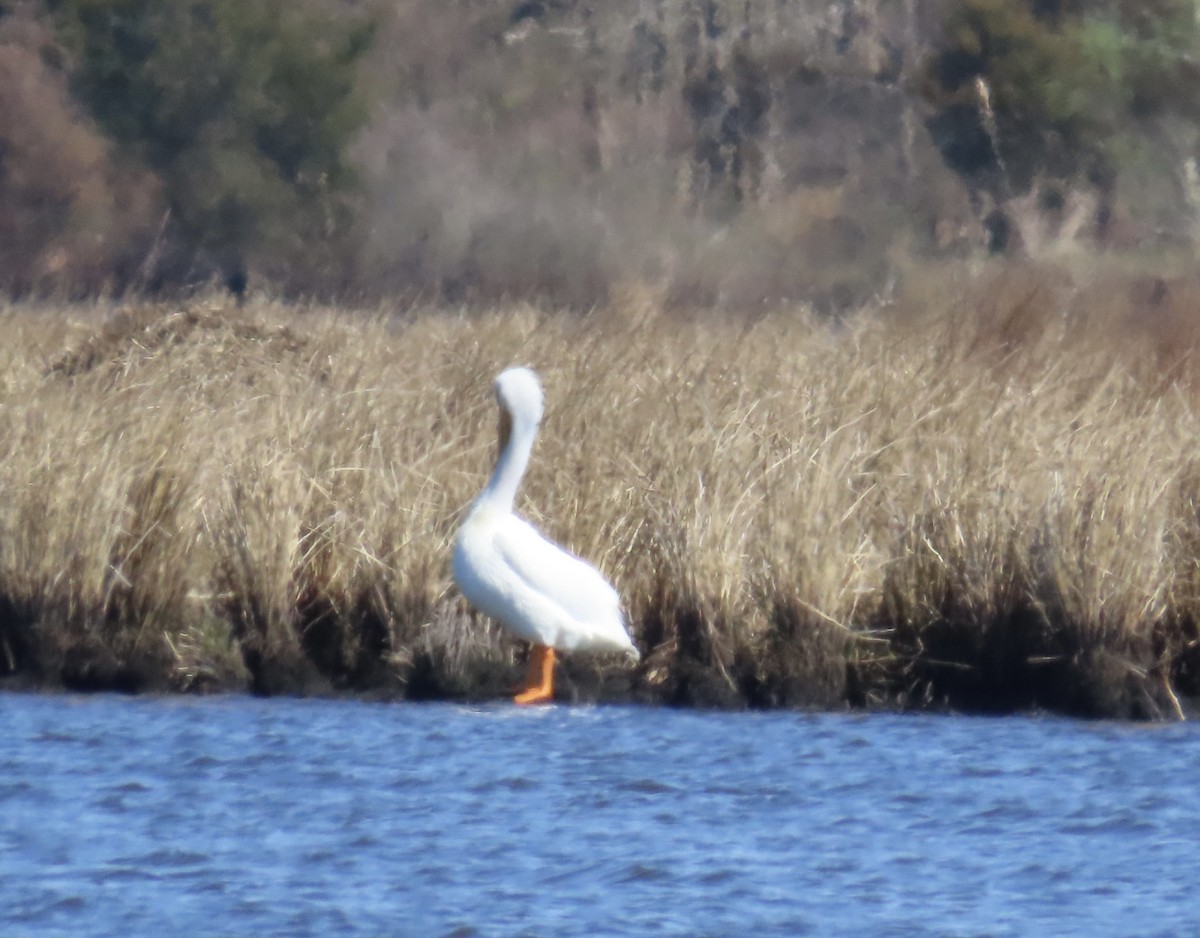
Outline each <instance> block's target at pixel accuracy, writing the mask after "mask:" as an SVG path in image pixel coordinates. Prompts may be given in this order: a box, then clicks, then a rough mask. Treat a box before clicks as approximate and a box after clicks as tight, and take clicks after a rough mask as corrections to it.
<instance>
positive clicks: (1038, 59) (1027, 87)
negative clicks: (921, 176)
mask: <svg viewBox="0 0 1200 938" xmlns="http://www.w3.org/2000/svg"><path fill="white" fill-rule="evenodd" d="M1088 6H1089V5H1087V4H1063V3H1059V4H1050V3H1039V2H1036V0H968V2H966V3H962V4H956V5H954V6H953V7H952V8H951V9H950V12H949V14H948V16H947V19H946V21H945V24H944V31H943V40H942V43H941V45H940V47H939V48H938V50H937V51H936V52H935V54H934V55H932V56H931V57H930V59H929V60H928V61H927V63H926V67H925V70H924V76H923V83H922V92H923V94H924V96H925V98H926V99H927V100H928V101H930V102H931V103H932V104H933V105H934V106H935V107H936V108H937V112H936V114H935V116H934V118H933V120H932V121H931V122H930V129H931V131H932V132H933V135H934V139H935V141H936V142H937V144H938V146H939V148H940V149H941V151H942V154H943V156H944V157H945V158H946V160H947V162H948V163H949V165H951V166H952V167H953V168H954V169H956V170H957V171H958V172H960V173H961V174H963V175H964V176H966V177H968V178H969V179H971V180H972V181H973V182H974V183H975V184H980V185H985V186H993V187H995V186H998V185H1001V184H1003V185H1006V186H1008V187H1010V188H1011V189H1012V190H1016V191H1025V190H1027V189H1028V188H1029V186H1030V185H1031V184H1032V183H1033V182H1034V181H1035V180H1036V179H1038V178H1050V179H1059V180H1070V179H1073V178H1078V177H1086V178H1088V179H1089V180H1090V181H1091V182H1092V183H1093V184H1095V185H1098V186H1100V187H1101V188H1106V187H1108V186H1110V185H1111V184H1112V180H1113V178H1114V174H1115V173H1116V171H1117V169H1118V167H1119V166H1120V164H1121V163H1122V162H1124V161H1128V160H1130V159H1136V158H1137V154H1138V153H1139V152H1140V150H1141V145H1142V144H1143V142H1145V141H1146V140H1147V139H1149V138H1150V137H1152V136H1153V134H1152V133H1150V129H1149V128H1148V122H1151V121H1154V120H1158V119H1170V118H1171V117H1186V118H1189V119H1193V120H1194V119H1195V118H1196V117H1197V116H1200V85H1197V82H1196V77H1197V76H1196V74H1195V72H1196V68H1197V67H1196V65H1195V62H1196V53H1197V52H1198V51H1200V31H1198V29H1197V25H1196V17H1195V12H1194V10H1193V6H1192V4H1191V3H1190V2H1188V0H1156V2H1151V3H1141V2H1135V0H1118V2H1116V3H1113V4H1109V5H1106V6H1105V9H1104V10H1103V11H1096V10H1095V9H1094V7H1093V9H1092V10H1091V11H1089V10H1088V9H1087V7H1088ZM981 85H982V88H981ZM984 89H985V90H986V95H987V99H986V100H985V99H984ZM1001 174H1003V176H1004V178H1003V179H1000V178H999V177H1000V175H1001Z"/></svg>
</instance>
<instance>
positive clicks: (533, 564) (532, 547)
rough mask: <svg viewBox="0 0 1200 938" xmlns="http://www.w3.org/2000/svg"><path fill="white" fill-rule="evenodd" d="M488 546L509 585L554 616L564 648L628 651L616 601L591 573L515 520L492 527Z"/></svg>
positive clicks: (604, 583) (591, 569)
mask: <svg viewBox="0 0 1200 938" xmlns="http://www.w3.org/2000/svg"><path fill="white" fill-rule="evenodd" d="M493 544H494V546H495V549H496V552H497V555H498V557H499V559H500V560H501V561H502V563H503V564H504V566H505V568H506V569H507V570H508V572H509V574H510V575H511V583H512V585H513V586H514V587H516V588H517V589H518V590H519V591H520V592H523V593H525V594H526V595H527V596H529V597H530V598H531V599H533V600H534V602H535V604H536V605H537V606H540V607H542V608H546V606H545V605H544V604H549V605H552V606H553V607H554V609H555V610H557V612H558V614H559V617H560V619H561V626H560V627H561V630H562V632H563V635H562V641H563V642H564V644H566V645H568V646H575V647H610V648H613V649H628V648H631V643H630V641H629V636H628V635H627V634H626V632H625V626H624V622H623V620H622V617H621V600H620V597H619V596H618V595H617V591H616V590H615V589H613V588H612V586H610V585H609V584H608V582H607V581H606V580H605V579H604V577H602V576H601V575H600V572H599V571H598V570H597V569H596V568H595V567H593V566H592V565H591V564H589V563H587V562H585V561H583V560H581V559H580V558H578V557H576V556H575V555H573V554H571V553H569V552H567V551H565V550H563V549H562V548H561V547H558V546H557V545H555V544H553V543H551V542H550V541H548V540H546V538H544V537H542V535H541V534H539V533H538V531H537V530H536V529H535V528H534V527H533V526H532V525H530V524H529V523H528V522H527V521H524V520H523V519H521V518H518V517H516V516H509V517H508V518H506V519H505V522H504V523H503V524H502V525H499V526H498V528H497V530H496V532H495V534H494V541H493ZM534 597H536V599H534Z"/></svg>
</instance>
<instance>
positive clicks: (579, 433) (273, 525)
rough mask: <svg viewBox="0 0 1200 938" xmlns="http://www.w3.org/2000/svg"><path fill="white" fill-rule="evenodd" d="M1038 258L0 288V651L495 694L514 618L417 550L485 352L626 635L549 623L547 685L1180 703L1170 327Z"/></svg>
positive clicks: (220, 679) (1104, 707)
mask: <svg viewBox="0 0 1200 938" xmlns="http://www.w3.org/2000/svg"><path fill="white" fill-rule="evenodd" d="M1014 279H1016V280H1017V281H1018V284H1017V286H1016V287H1014V286H1013V281H1014ZM1047 282H1048V281H1047V279H1046V278H1045V277H1042V278H1041V279H1040V280H1037V281H1036V283H1035V285H1036V286H1037V288H1036V289H1034V288H1032V287H1031V288H1029V289H1026V287H1028V282H1027V279H1026V278H1024V276H1023V275H1022V276H1015V275H1014V274H1012V273H1011V272H1009V273H1007V274H1005V275H1003V276H1001V277H998V278H997V277H993V278H990V279H988V280H986V281H984V282H983V284H982V285H976V286H974V287H970V288H969V289H968V292H960V293H959V294H958V295H957V298H955V299H952V300H950V299H946V300H942V301H941V302H940V303H932V304H931V303H927V302H925V301H923V300H920V299H919V298H918V297H917V294H915V293H913V294H911V295H910V297H909V298H908V299H905V298H904V297H902V298H901V299H900V300H899V301H897V302H896V303H895V304H894V305H893V306H892V307H891V308H887V309H881V310H877V311H865V312H864V313H863V314H861V315H859V316H857V317H855V318H853V319H850V320H847V321H844V322H840V323H830V322H825V321H818V320H814V319H813V318H811V317H810V316H808V315H806V314H805V312H804V311H803V310H798V309H793V310H787V311H779V312H770V313H764V314H761V315H758V316H755V317H747V318H743V319H741V320H738V321H732V320H730V319H727V318H716V317H714V316H712V315H708V314H695V315H690V316H689V315H684V314H682V313H680V312H678V311H675V312H671V311H666V310H664V308H663V306H662V304H661V303H660V302H659V301H658V300H657V298H656V297H654V296H653V295H651V294H648V293H645V292H644V291H639V290H637V289H630V290H628V291H626V292H625V293H624V294H623V295H621V296H618V297H616V298H614V300H613V301H612V303H611V304H610V305H609V306H607V307H605V308H601V309H596V310H594V311H592V312H591V313H590V314H588V315H585V316H579V315H564V314H555V313H552V312H547V311H543V310H538V309H535V308H532V307H527V306H519V305H514V306H511V307H508V308H502V309H494V310H491V309H489V310H481V311H461V310H445V309H421V308H416V309H406V310H401V311H396V310H378V311H375V312H372V313H363V312H361V311H359V312H348V311H347V312H340V311H337V310H332V309H318V308H297V307H288V306H283V305H279V304H275V303H270V302H266V301H260V302H257V303H252V304H251V305H249V306H248V307H247V308H245V309H237V308H235V307H233V306H230V305H226V304H225V303H224V302H223V301H221V300H218V299H208V300H200V301H196V302H194V303H191V304H188V305H184V306H146V307H136V308H129V309H126V310H123V311H119V312H118V313H117V314H116V315H115V316H112V317H110V318H108V319H107V320H106V321H105V322H104V323H102V324H97V322H96V319H97V318H98V316H97V315H96V314H95V313H89V312H88V311H85V310H80V309H75V308H69V307H68V308H63V309H57V310H46V309H41V310H33V309H23V308H20V307H16V308H11V309H9V310H7V311H6V312H4V313H3V319H2V321H0V329H2V330H3V332H4V334H5V335H6V337H7V339H8V341H7V342H6V343H4V350H3V351H0V365H3V371H2V372H0V672H4V673H7V674H8V675H9V680H10V681H27V682H36V683H48V684H62V685H67V686H74V687H120V688H129V689H140V688H175V689H203V688H230V687H232V688H239V687H244V688H250V689H253V690H255V691H257V692H262V693H277V692H301V693H303V692H332V691H342V690H344V691H353V692H368V693H377V694H384V695H388V696H407V697H413V698H417V697H476V698H478V697H491V696H497V695H501V694H503V693H505V692H506V691H507V690H509V689H510V688H511V686H513V685H515V684H516V682H517V681H518V675H519V668H520V665H521V661H520V658H521V656H522V655H523V654H524V649H523V648H521V647H520V646H519V645H518V644H516V643H514V642H512V641H510V640H509V639H508V638H507V637H506V636H505V635H504V634H503V633H502V632H501V631H500V630H499V629H498V628H497V627H496V625H495V624H494V623H492V622H489V621H488V620H486V619H484V618H482V617H480V616H478V615H477V614H475V613H474V612H472V611H471V610H470V609H468V608H467V607H466V605H465V604H464V602H463V600H462V599H461V597H460V596H459V595H458V594H457V592H456V590H455V589H454V588H453V585H452V583H451V580H450V577H449V566H448V557H449V554H450V550H451V543H452V538H453V536H454V531H455V528H456V525H457V523H458V520H459V519H460V517H461V514H462V511H463V509H464V508H465V506H466V505H467V504H468V503H469V502H470V500H471V498H473V497H474V495H475V494H476V492H477V491H478V489H479V488H480V486H481V485H482V484H483V481H484V480H485V478H486V475H487V473H488V471H489V470H490V467H491V461H492V459H493V458H494V445H495V444H494V420H495V413H494V403H493V400H492V396H491V393H490V387H491V380H492V378H493V377H494V375H495V374H496V373H498V372H499V371H500V370H501V369H502V368H504V367H506V366H508V365H511V364H514V363H522V364H528V365H531V366H532V367H534V368H535V369H536V370H538V371H539V373H540V374H541V375H542V378H543V381H544V384H545V387H546V393H547V401H548V407H547V415H546V419H545V422H544V427H543V432H542V435H541V437H540V438H539V441H538V444H537V447H536V449H535V451H534V459H533V462H532V465H531V468H530V471H529V474H528V477H527V479H526V482H525V485H524V488H523V490H522V496H521V499H520V508H521V510H523V511H524V512H525V513H526V514H527V515H528V516H529V517H530V518H531V519H532V520H533V521H534V522H535V523H536V524H538V525H539V526H540V527H542V528H543V529H544V530H545V531H546V533H547V534H548V535H549V536H551V537H553V538H555V539H557V540H559V541H561V542H563V543H565V544H567V545H568V546H569V547H570V548H572V549H573V550H575V551H576V552H578V553H580V554H582V555H584V556H586V557H588V558H590V559H591V560H593V561H594V562H596V563H597V564H598V565H599V566H600V567H601V568H602V569H603V571H604V572H605V573H606V574H607V575H608V576H609V577H611V578H612V579H613V580H614V582H615V583H616V585H617V587H618V590H619V591H620V593H621V595H622V597H623V598H624V601H625V603H626V606H627V609H628V612H629V617H630V621H631V623H632V631H633V634H634V637H635V640H636V641H637V642H638V644H639V645H640V646H641V648H642V649H643V652H644V659H643V663H642V664H641V665H640V666H639V667H638V668H637V669H636V670H635V671H629V670H627V669H625V667H624V666H623V665H622V664H621V663H620V662H619V661H616V660H609V659H605V658H584V657H581V656H576V657H572V658H569V659H568V660H567V661H566V663H565V666H564V676H565V682H564V685H563V686H564V693H566V694H567V695H568V696H573V697H575V698H578V699H599V700H638V701H645V702H667V703H674V704H684V705H702V706H707V705H716V706H744V705H752V706H815V707H841V706H846V705H859V706H886V707H925V706H945V705H949V706H958V707H966V708H971V709H990V710H1012V709H1024V708H1034V707H1047V708H1052V709H1055V710H1059V711H1062V712H1069V713H1079V714H1095V715H1114V716H1141V717H1152V718H1158V717H1168V716H1178V715H1181V714H1182V713H1183V712H1184V711H1185V710H1186V708H1187V706H1188V697H1191V696H1195V695H1197V694H1200V657H1198V653H1197V623H1198V622H1200V615H1198V612H1200V561H1198V559H1197V558H1198V557H1200V554H1198V553H1197V551H1198V549H1200V512H1198V507H1200V460H1198V459H1197V457H1196V456H1194V455H1193V453H1194V449H1195V447H1194V441H1195V440H1196V439H1197V437H1198V435H1200V434H1198V431H1200V425H1198V423H1200V418H1198V417H1197V407H1196V405H1197V396H1196V386H1195V383H1194V381H1193V380H1192V377H1193V371H1192V370H1191V365H1190V359H1189V358H1188V356H1187V355H1186V354H1185V352H1186V349H1187V348H1188V345H1187V343H1185V342H1182V341H1179V340H1178V336H1177V335H1174V334H1173V333H1170V332H1169V331H1168V330H1165V329H1164V328H1160V327H1155V328H1151V329H1147V328H1145V324H1144V323H1142V324H1141V325H1138V324H1137V322H1138V321H1137V318H1136V317H1135V316H1134V315H1133V313H1136V312H1138V311H1139V309H1140V307H1139V306H1138V303H1137V301H1136V291H1133V292H1130V291H1128V290H1126V291H1125V292H1126V294H1127V295H1128V296H1130V297H1133V299H1128V300H1127V301H1126V302H1125V303H1124V305H1123V306H1122V304H1121V303H1118V302H1117V301H1115V300H1114V301H1112V302H1111V303H1110V304H1109V307H1106V308H1101V307H1103V305H1104V304H1100V303H1094V302H1092V301H1091V300H1089V299H1088V293H1087V291H1086V290H1084V289H1082V288H1081V287H1079V286H1077V285H1076V284H1075V283H1053V284H1051V285H1050V286H1047V285H1046V284H1047ZM1123 289H1124V288H1123ZM1172 321H1175V320H1172ZM1180 321H1182V320H1180ZM1173 335H1174V338H1172V336H1173Z"/></svg>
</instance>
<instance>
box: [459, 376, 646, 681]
mask: <svg viewBox="0 0 1200 938" xmlns="http://www.w3.org/2000/svg"><path fill="white" fill-rule="evenodd" d="M496 402H497V403H498V404H499V405H500V455H499V457H498V458H497V460H496V468H495V469H494V470H493V472H492V477H491V479H489V480H488V484H487V485H486V486H485V487H484V489H483V491H482V492H481V493H480V494H479V496H478V497H477V498H476V499H475V501H474V502H473V503H472V505H471V509H470V511H469V512H468V513H467V517H466V520H465V521H464V522H463V524H462V527H461V528H460V529H459V531H458V539H457V541H456V543H455V545H454V581H455V582H456V583H457V584H458V588H459V589H460V590H462V592H463V595H464V596H466V597H467V600H468V602H470V603H471V604H472V605H473V606H475V608H476V609H478V610H480V611H481V612H483V613H486V614H487V615H489V616H491V617H492V618H494V619H497V620H498V621H499V622H500V624H501V625H503V626H504V627H505V628H507V629H508V630H509V631H510V632H511V633H512V634H513V635H515V636H516V637H517V638H520V639H523V640H525V641H527V642H532V643H533V649H532V652H531V654H530V657H529V677H528V680H527V681H526V686H525V688H524V690H522V691H521V693H519V694H517V696H516V697H514V698H513V699H514V701H515V702H516V703H520V704H526V703H541V702H543V701H548V700H551V699H553V697H554V652H555V650H556V649H557V650H559V651H623V652H625V653H626V654H627V655H629V656H630V657H632V658H633V659H634V660H635V661H636V660H637V658H638V651H637V649H636V648H635V647H634V645H633V642H632V641H630V639H629V634H628V633H627V632H626V631H625V623H624V621H623V619H622V617H621V600H620V597H619V596H617V591H616V590H615V589H613V588H612V587H611V586H610V585H609V584H608V583H607V582H606V581H605V579H604V577H602V576H601V575H600V572H599V571H598V570H596V568H595V567H593V566H591V565H590V564H588V563H586V562H585V561H583V560H580V559H579V558H578V557H576V556H574V555H573V554H570V553H568V552H567V551H565V550H563V549H562V548H561V547H558V546H557V545H555V544H552V543H550V541H548V540H546V539H545V538H544V537H542V535H541V534H539V533H538V532H537V531H536V530H535V529H534V527H533V526H532V525H531V524H530V523H529V522H528V521H526V520H524V519H523V518H520V517H518V516H517V515H516V514H514V513H513V500H514V499H515V498H516V495H517V487H518V486H519V485H520V484H521V477H522V476H523V475H524V474H525V467H526V466H528V465H529V453H530V451H531V450H532V449H533V441H534V439H535V438H536V437H537V429H538V423H539V422H540V421H541V419H542V388H541V385H540V384H538V379H537V375H535V374H534V373H533V372H532V371H530V370H529V369H528V368H510V369H508V370H507V371H505V372H504V373H503V374H501V375H500V376H499V377H498V378H497V379H496Z"/></svg>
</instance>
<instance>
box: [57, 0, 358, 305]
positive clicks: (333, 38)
mask: <svg viewBox="0 0 1200 938" xmlns="http://www.w3.org/2000/svg"><path fill="white" fill-rule="evenodd" d="M51 6H52V10H53V12H54V14H55V16H56V20H57V22H58V25H59V35H60V38H61V41H62V43H63V45H64V47H65V49H66V51H67V54H68V57H69V58H70V60H71V64H72V69H71V71H72V88H73V90H74V93H75V95H76V97H77V98H78V99H79V100H80V101H81V102H82V103H83V105H84V106H85V107H86V108H87V109H88V110H89V111H90V112H91V114H92V115H93V116H94V118H95V119H96V120H97V122H98V123H99V124H100V125H101V126H102V127H103V128H104V129H105V130H106V131H107V133H108V134H109V136H110V137H111V138H112V139H113V140H114V141H115V142H116V143H117V144H118V145H119V146H120V147H121V149H122V151H123V152H124V153H126V154H127V155H129V156H131V157H132V158H133V159H134V160H136V161H138V162H139V163H140V164H142V165H144V166H146V167H147V168H149V169H150V170H151V171H153V172H154V173H155V174H156V175H157V176H158V177H159V179H160V180H161V182H162V187H163V193H164V198H165V201H166V204H167V207H168V210H169V215H168V224H167V228H166V230H167V234H168V239H167V241H168V243H169V244H170V246H171V250H170V251H168V252H167V255H166V256H167V257H168V258H169V259H170V260H169V262H168V264H167V266H166V267H165V268H164V269H161V270H160V271H159V272H158V275H159V276H161V277H165V278H167V279H174V278H177V277H179V276H181V271H180V270H179V269H175V270H171V269H169V268H170V266H171V263H172V262H173V264H174V265H175V266H176V267H178V265H187V266H197V265H199V267H200V268H201V269H203V268H204V267H206V266H208V267H216V268H218V269H220V270H221V271H223V272H224V273H225V274H226V275H227V276H230V277H231V278H234V277H236V276H237V275H238V274H239V272H241V273H242V275H243V276H244V268H243V267H242V265H243V264H244V263H246V262H247V261H249V262H250V263H252V264H255V265H258V266H260V267H263V268H264V269H266V270H268V271H273V272H278V270H279V269H280V268H293V269H292V271H291V275H290V276H289V277H288V279H289V280H290V281H291V282H292V283H293V284H295V285H298V286H303V284H304V278H303V276H302V274H303V270H305V269H307V270H310V271H314V270H317V269H318V268H321V267H324V266H327V265H328V264H329V263H332V262H333V261H332V259H333V257H334V256H335V255H334V253H333V252H332V251H330V250H328V247H329V245H330V244H331V243H332V242H334V241H336V240H337V239H338V238H341V237H345V236H346V235H347V232H348V231H349V228H350V224H349V222H350V212H349V210H348V206H347V202H346V199H347V197H348V194H349V193H351V192H352V191H353V189H354V174H353V172H352V170H351V168H350V165H349V163H348V162H347V160H346V158H345V156H344V153H345V150H346V147H347V145H348V144H349V142H350V140H351V139H352V137H353V136H354V135H355V134H356V132H357V131H358V129H359V128H360V127H361V125H362V124H363V123H364V121H365V119H366V116H367V115H366V109H365V106H364V104H363V102H362V100H361V99H360V97H359V96H358V94H357V93H356V90H355V79H356V67H357V63H358V60H359V58H360V57H361V55H362V53H363V52H364V50H365V49H366V48H367V46H368V43H369V40H370V37H371V24H370V22H369V21H367V20H365V19H364V18H362V17H360V16H356V15H354V14H353V13H352V12H351V11H348V10H347V9H346V8H345V6H344V5H337V6H336V7H335V6H329V5H327V4H324V3H322V2H308V3H297V2H288V0H258V2H254V3H245V2H242V0H56V2H54V3H52V4H51ZM298 264H299V267H298V269H297V265H298ZM298 273H299V274H301V277H300V279H299V282H298V281H297V276H296V274H298ZM322 273H323V275H325V276H328V273H329V272H328V271H327V270H323V271H322Z"/></svg>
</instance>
